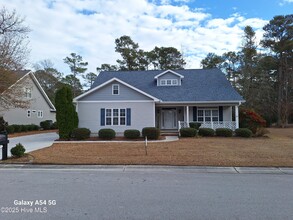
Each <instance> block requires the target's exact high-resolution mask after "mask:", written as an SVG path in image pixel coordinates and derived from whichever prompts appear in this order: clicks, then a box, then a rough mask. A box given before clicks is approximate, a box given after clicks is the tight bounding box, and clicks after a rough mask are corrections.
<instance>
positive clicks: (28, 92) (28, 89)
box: [24, 87, 32, 99]
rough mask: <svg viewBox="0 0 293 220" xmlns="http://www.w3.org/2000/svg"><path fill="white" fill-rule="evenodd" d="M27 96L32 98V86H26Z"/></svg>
mask: <svg viewBox="0 0 293 220" xmlns="http://www.w3.org/2000/svg"><path fill="white" fill-rule="evenodd" d="M24 93H25V98H27V99H31V98H32V88H28V87H26V88H24Z"/></svg>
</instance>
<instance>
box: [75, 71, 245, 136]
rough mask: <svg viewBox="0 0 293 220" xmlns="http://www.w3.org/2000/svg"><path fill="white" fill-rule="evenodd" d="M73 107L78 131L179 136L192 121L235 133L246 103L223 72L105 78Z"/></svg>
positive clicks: (119, 73)
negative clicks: (157, 130)
mask: <svg viewBox="0 0 293 220" xmlns="http://www.w3.org/2000/svg"><path fill="white" fill-rule="evenodd" d="M74 102H75V103H76V109H77V112H78V117H79V127H86V128H89V129H90V130H91V131H92V132H94V133H96V132H98V130H99V129H101V128H112V129H114V130H115V131H116V132H118V133H120V132H123V131H124V130H126V129H138V130H141V129H142V128H144V127H158V128H160V129H161V130H166V131H171V130H178V129H180V128H182V127H188V126H189V122H192V121H196V122H201V123H202V126H201V127H211V128H220V127H221V128H223V127H225V128H231V129H233V130H234V129H236V128H238V127H239V120H238V106H239V105H241V103H243V102H244V100H243V98H242V97H241V96H240V95H239V94H238V92H237V91H236V90H235V89H234V88H233V87H232V86H231V84H230V83H229V82H228V81H227V79H226V77H225V75H224V74H223V73H222V72H221V71H220V70H219V69H186V70H166V71H162V70H151V71H110V72H101V73H100V74H99V76H98V77H97V79H96V81H95V83H94V85H93V87H92V88H91V89H90V90H89V91H87V92H86V93H84V94H82V95H80V96H78V97H76V98H75V99H74ZM233 114H234V116H233ZM233 118H234V120H233Z"/></svg>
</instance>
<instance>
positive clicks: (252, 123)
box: [239, 109, 266, 134]
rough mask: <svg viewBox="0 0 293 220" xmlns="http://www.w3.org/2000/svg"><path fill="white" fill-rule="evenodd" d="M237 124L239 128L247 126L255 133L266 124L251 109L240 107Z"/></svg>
mask: <svg viewBox="0 0 293 220" xmlns="http://www.w3.org/2000/svg"><path fill="white" fill-rule="evenodd" d="M239 124H240V127H241V128H248V129H250V130H251V131H252V133H253V134H255V133H256V132H257V130H258V129H259V128H262V127H265V126H266V121H265V120H264V119H263V118H262V117H261V116H260V115H259V114H257V113H256V112H255V111H253V110H251V109H240V112H239Z"/></svg>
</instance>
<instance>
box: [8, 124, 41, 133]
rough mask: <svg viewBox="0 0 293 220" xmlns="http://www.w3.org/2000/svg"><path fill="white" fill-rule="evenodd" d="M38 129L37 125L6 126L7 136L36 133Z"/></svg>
mask: <svg viewBox="0 0 293 220" xmlns="http://www.w3.org/2000/svg"><path fill="white" fill-rule="evenodd" d="M39 129H40V127H39V126H38V125H34V124H30V125H8V126H7V127H6V131H7V133H8V134H13V133H18V132H27V131H38V130H39Z"/></svg>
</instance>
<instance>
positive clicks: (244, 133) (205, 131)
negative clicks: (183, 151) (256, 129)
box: [180, 126, 252, 137]
mask: <svg viewBox="0 0 293 220" xmlns="http://www.w3.org/2000/svg"><path fill="white" fill-rule="evenodd" d="M194 127H195V126H193V128H191V127H190V128H182V129H180V135H181V137H195V136H196V135H197V133H198V135H200V136H203V137H213V136H218V137H232V136H233V131H232V130H231V129H229V128H217V129H216V130H214V129H212V128H199V129H198V130H197V129H195V128H194ZM235 136H237V137H251V136H252V131H251V130H249V129H248V128H238V129H236V130H235Z"/></svg>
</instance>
